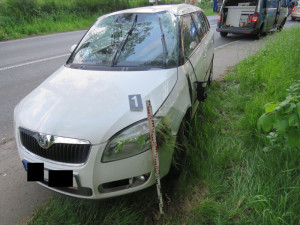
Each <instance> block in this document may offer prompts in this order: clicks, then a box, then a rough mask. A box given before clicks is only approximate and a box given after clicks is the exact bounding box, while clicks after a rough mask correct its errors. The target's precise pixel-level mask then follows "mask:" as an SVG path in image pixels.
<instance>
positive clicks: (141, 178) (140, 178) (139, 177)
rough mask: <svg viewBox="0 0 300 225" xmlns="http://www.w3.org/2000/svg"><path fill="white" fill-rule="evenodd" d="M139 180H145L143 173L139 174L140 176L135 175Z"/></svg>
mask: <svg viewBox="0 0 300 225" xmlns="http://www.w3.org/2000/svg"><path fill="white" fill-rule="evenodd" d="M136 178H137V179H138V180H139V181H145V180H146V177H145V176H144V175H141V176H137V177H136Z"/></svg>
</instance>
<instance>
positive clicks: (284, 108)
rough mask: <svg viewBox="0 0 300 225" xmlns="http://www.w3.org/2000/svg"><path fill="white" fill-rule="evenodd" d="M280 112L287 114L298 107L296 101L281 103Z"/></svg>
mask: <svg viewBox="0 0 300 225" xmlns="http://www.w3.org/2000/svg"><path fill="white" fill-rule="evenodd" d="M279 106H280V110H279V113H280V114H287V113H290V112H292V111H293V109H294V108H295V107H296V105H295V104H294V103H289V102H287V101H284V102H282V103H281V104H280V105H279Z"/></svg>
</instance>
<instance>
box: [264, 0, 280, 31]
mask: <svg viewBox="0 0 300 225" xmlns="http://www.w3.org/2000/svg"><path fill="white" fill-rule="evenodd" d="M277 1H278V0H268V3H267V31H269V30H271V29H272V28H273V27H274V22H275V18H276V13H277Z"/></svg>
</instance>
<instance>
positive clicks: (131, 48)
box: [68, 12, 177, 67]
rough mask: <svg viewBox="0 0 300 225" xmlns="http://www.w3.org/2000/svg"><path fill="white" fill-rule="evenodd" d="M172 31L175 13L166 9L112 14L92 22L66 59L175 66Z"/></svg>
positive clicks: (127, 65) (117, 63) (91, 63)
mask: <svg viewBox="0 0 300 225" xmlns="http://www.w3.org/2000/svg"><path fill="white" fill-rule="evenodd" d="M176 34H177V31H176V17H175V16H174V15H172V14H170V13H167V12H162V13H155V14H149V13H138V14H133V13H126V14H117V15H112V16H109V17H106V18H103V19H101V20H99V21H97V22H96V24H95V25H94V26H93V27H92V28H91V30H90V31H89V32H88V33H87V34H86V36H85V37H84V39H83V40H82V41H81V43H80V44H79V46H78V48H77V49H76V51H75V52H74V53H73V54H72V56H71V58H70V60H69V61H68V63H73V64H83V65H99V66H119V67H130V66H134V67H135V66H150V67H172V66H176V64H177V38H176V36H177V35H176Z"/></svg>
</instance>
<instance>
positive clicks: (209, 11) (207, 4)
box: [197, 0, 218, 16]
mask: <svg viewBox="0 0 300 225" xmlns="http://www.w3.org/2000/svg"><path fill="white" fill-rule="evenodd" d="M197 6H198V7H200V8H201V9H202V10H203V11H204V12H205V15H206V16H212V15H218V13H217V12H214V11H213V2H212V1H210V0H202V1H201V2H197Z"/></svg>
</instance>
